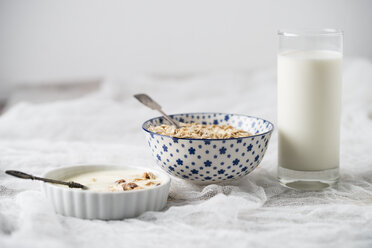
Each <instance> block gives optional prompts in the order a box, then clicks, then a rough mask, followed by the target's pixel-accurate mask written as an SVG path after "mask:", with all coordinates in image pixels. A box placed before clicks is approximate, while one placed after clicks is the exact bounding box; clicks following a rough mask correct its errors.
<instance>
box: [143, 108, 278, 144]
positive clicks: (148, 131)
mask: <svg viewBox="0 0 372 248" xmlns="http://www.w3.org/2000/svg"><path fill="white" fill-rule="evenodd" d="M186 114H189V115H193V114H194V115H195V114H222V115H237V116H244V117H249V118H255V119H259V120H263V121H265V122H268V123H270V125H271V129H270V130H269V131H267V132H264V133H259V134H255V135H251V136H247V137H240V138H229V139H195V138H177V137H172V136H169V135H163V134H158V133H154V132H151V131H150V130H148V129H146V128H145V124H146V123H147V122H150V121H153V120H155V119H159V118H162V116H157V117H154V118H151V119H148V120H146V121H145V122H143V124H142V129H143V130H144V131H145V132H147V133H150V134H153V135H158V136H161V137H167V138H171V139H180V140H195V141H196V140H200V141H221V140H226V141H227V140H241V139H247V138H254V137H259V136H262V135H265V134H268V133H271V132H273V131H274V124H273V123H272V122H270V121H268V120H265V119H263V118H260V117H256V116H251V115H244V114H235V113H222V112H191V113H177V114H171V115H169V116H170V117H173V116H177V115H186Z"/></svg>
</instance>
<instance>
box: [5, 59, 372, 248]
mask: <svg viewBox="0 0 372 248" xmlns="http://www.w3.org/2000/svg"><path fill="white" fill-rule="evenodd" d="M142 92H146V93H148V94H150V95H151V96H152V97H153V98H154V99H156V100H157V101H158V102H159V103H161V105H162V106H163V109H164V110H165V111H166V112H168V113H181V112H226V113H241V114H248V115H252V116H258V117H262V118H264V119H268V120H270V121H272V122H273V123H274V124H276V72H275V68H263V69H257V70H252V71H247V72H234V73H232V72H229V73H228V72H226V73H209V74H203V75H196V76H189V77H187V76H185V77H160V76H131V77H129V76H128V77H123V78H115V79H114V78H108V79H107V80H106V81H105V82H104V84H103V86H102V88H101V89H100V90H99V91H98V92H95V93H94V94H91V95H89V96H85V97H82V98H79V99H75V100H68V101H58V102H52V103H43V104H33V103H27V102H22V103H19V104H17V105H15V106H14V107H12V108H11V109H10V110H8V111H7V112H6V113H5V114H3V115H2V116H1V117H0V170H1V171H0V247H4V248H5V247H106V248H109V247H286V248H289V247H296V248H297V247H372V152H371V151H372V150H371V148H372V131H371V130H372V63H371V61H369V60H367V59H353V60H350V61H346V62H345V64H344V82H343V114H342V128H341V132H342V133H341V180H340V183H339V184H338V186H337V187H334V188H330V189H326V190H323V191H319V192H301V191H295V190H291V189H287V188H284V187H282V186H280V185H279V183H278V180H277V177H276V170H277V134H276V131H275V132H274V134H273V136H272V138H271V140H270V143H269V148H268V150H267V151H266V154H265V157H264V159H263V160H262V162H261V164H260V166H259V167H258V168H257V169H255V170H254V171H253V172H252V173H251V174H249V175H248V176H246V177H244V178H241V179H239V180H236V181H232V182H229V183H225V184H219V185H216V184H212V185H208V186H198V185H193V184H191V183H188V182H187V181H184V180H181V179H177V178H174V177H173V178H172V183H171V189H170V193H169V200H168V204H167V206H166V208H165V209H164V210H163V211H160V212H147V213H144V214H142V215H141V216H139V217H138V218H133V219H126V220H122V221H99V220H81V219H77V218H72V217H64V216H60V215H57V214H55V213H54V211H53V209H52V207H51V205H50V203H49V202H48V201H47V199H45V198H44V196H43V195H42V193H41V191H40V188H39V186H40V185H39V183H37V182H33V181H28V180H20V179H16V178H12V177H10V176H7V175H5V174H4V170H6V169H17V170H22V171H25V172H29V173H32V174H35V175H42V174H43V173H45V172H46V171H48V170H50V169H53V168H57V167H62V166H65V165H75V164H117V165H130V166H137V167H143V168H153V169H156V168H158V167H157V166H156V164H155V162H154V160H153V158H152V157H151V153H150V151H149V149H148V147H147V146H146V144H145V138H144V134H143V133H142V130H141V124H142V123H143V122H144V121H145V120H146V119H149V118H152V117H154V116H157V115H158V114H157V113H156V112H153V111H152V110H150V109H147V108H146V107H144V106H142V105H141V104H140V103H138V102H137V101H136V100H135V99H134V98H133V97H132V95H133V94H135V93H142Z"/></svg>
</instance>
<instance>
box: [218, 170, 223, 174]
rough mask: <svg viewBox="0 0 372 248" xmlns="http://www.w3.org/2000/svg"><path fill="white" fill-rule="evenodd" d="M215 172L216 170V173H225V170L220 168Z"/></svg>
mask: <svg viewBox="0 0 372 248" xmlns="http://www.w3.org/2000/svg"><path fill="white" fill-rule="evenodd" d="M217 172H218V174H223V173H225V170H223V169H221V170H219V171H217Z"/></svg>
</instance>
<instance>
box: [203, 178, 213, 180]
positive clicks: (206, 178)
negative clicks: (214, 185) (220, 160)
mask: <svg viewBox="0 0 372 248" xmlns="http://www.w3.org/2000/svg"><path fill="white" fill-rule="evenodd" d="M204 179H205V180H211V179H212V178H211V177H204Z"/></svg>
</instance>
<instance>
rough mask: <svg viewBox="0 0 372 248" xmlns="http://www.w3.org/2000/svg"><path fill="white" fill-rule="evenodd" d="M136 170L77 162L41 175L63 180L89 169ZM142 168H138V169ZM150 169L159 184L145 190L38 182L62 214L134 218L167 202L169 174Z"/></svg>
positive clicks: (163, 205) (116, 218)
mask: <svg viewBox="0 0 372 248" xmlns="http://www.w3.org/2000/svg"><path fill="white" fill-rule="evenodd" d="M112 169H120V170H125V169H136V170H138V169H139V168H132V167H126V166H114V165H78V166H70V167H63V168H59V169H54V170H51V171H49V172H47V173H46V174H44V177H47V178H53V179H63V178H66V177H70V176H73V175H76V174H80V173H84V172H89V171H93V170H112ZM140 170H142V169H140ZM143 171H150V172H152V173H154V174H155V175H156V176H157V177H159V178H160V180H161V181H162V184H161V185H159V186H157V187H154V188H149V189H140V190H134V191H123V192H93V191H89V190H80V189H70V188H67V187H61V186H57V185H55V184H51V183H42V186H41V188H42V191H43V192H44V194H45V196H46V198H47V199H49V200H50V202H51V203H52V205H53V207H54V209H55V211H56V212H57V213H59V214H62V215H64V216H72V217H78V218H82V219H101V220H119V219H124V218H132V217H136V216H138V215H140V214H142V213H143V212H146V211H159V210H162V209H163V208H164V207H165V205H166V204H167V199H168V193H169V187H170V177H169V176H168V175H167V174H165V173H162V172H159V171H154V170H148V169H143Z"/></svg>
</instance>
